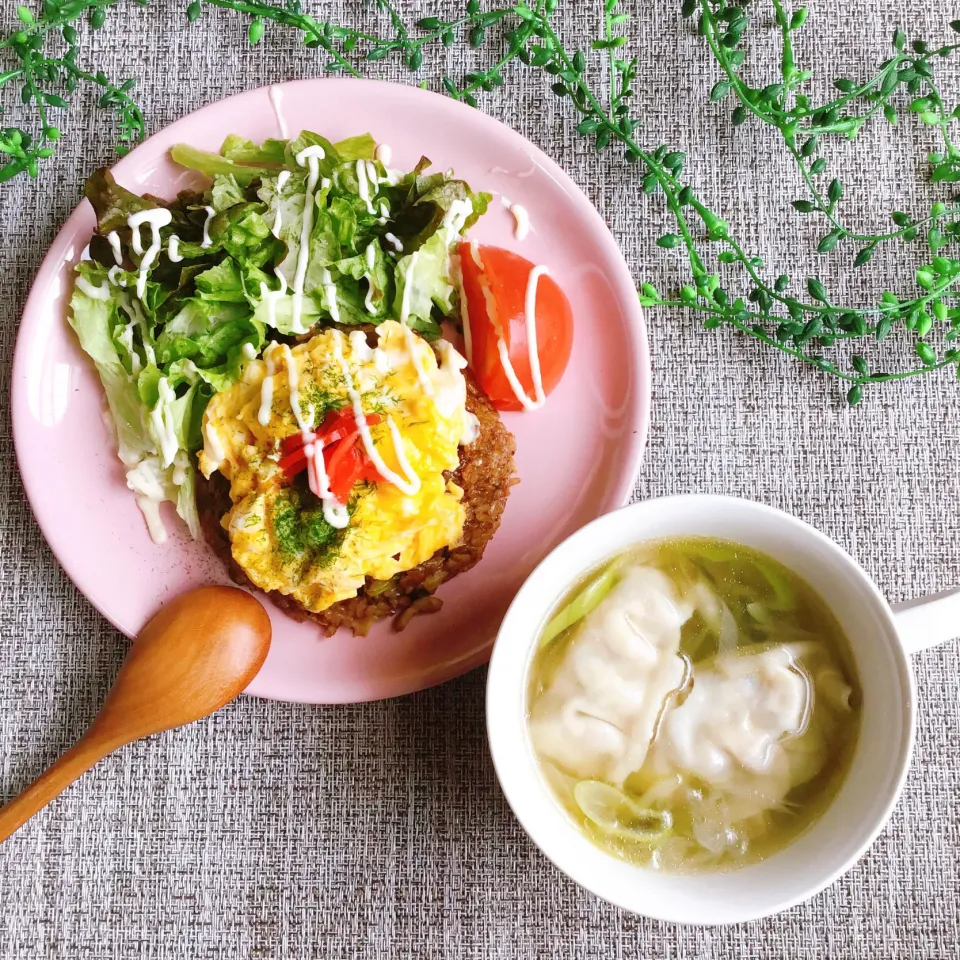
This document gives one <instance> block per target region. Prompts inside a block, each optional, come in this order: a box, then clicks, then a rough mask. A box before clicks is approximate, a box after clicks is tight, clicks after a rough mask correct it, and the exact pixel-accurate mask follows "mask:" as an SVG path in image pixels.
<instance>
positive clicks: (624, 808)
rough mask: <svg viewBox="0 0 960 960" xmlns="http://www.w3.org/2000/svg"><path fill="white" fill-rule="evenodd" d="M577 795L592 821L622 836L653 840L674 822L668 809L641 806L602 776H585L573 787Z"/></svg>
mask: <svg viewBox="0 0 960 960" xmlns="http://www.w3.org/2000/svg"><path fill="white" fill-rule="evenodd" d="M573 798H574V800H576V802H577V806H578V807H579V808H580V810H581V811H582V813H583V815H584V816H585V817H586V818H587V819H588V820H589V821H590V823H591V824H593V825H594V826H595V827H597V828H598V829H599V830H600V831H602V832H603V833H604V834H606V835H607V836H611V837H616V838H617V839H619V840H633V841H639V842H641V843H651V842H653V841H655V840H660V839H662V838H663V837H665V836H666V835H667V833H669V831H670V827H671V826H672V825H673V818H672V817H671V816H670V814H669V813H668V812H667V811H666V810H650V809H646V808H644V807H641V806H639V805H638V804H637V803H635V802H634V801H633V800H631V799H630V797H628V796H627V795H626V794H625V793H623V792H622V791H621V790H618V789H617V788H616V787H611V786H610V784H609V783H603V782H602V781H600V780H581V781H580V782H579V783H578V784H577V785H576V786H575V787H574V788H573Z"/></svg>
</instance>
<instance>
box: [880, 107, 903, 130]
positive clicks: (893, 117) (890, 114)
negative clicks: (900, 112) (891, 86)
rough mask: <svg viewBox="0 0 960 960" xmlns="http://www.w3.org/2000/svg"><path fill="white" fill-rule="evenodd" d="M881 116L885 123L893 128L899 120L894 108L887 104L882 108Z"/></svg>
mask: <svg viewBox="0 0 960 960" xmlns="http://www.w3.org/2000/svg"><path fill="white" fill-rule="evenodd" d="M883 115H884V117H885V118H886V120H887V123H889V124H890V125H891V126H893V127H895V126H896V125H897V120H899V117H898V116H897V111H896V108H895V107H892V106H890V104H889V103H888V104H887V105H886V106H885V107H884V108H883Z"/></svg>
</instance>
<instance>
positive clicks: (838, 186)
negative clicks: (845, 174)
mask: <svg viewBox="0 0 960 960" xmlns="http://www.w3.org/2000/svg"><path fill="white" fill-rule="evenodd" d="M827 196H828V197H829V198H830V200H831V201H832V202H833V203H836V202H837V201H838V200H839V199H840V198H841V197H842V196H843V183H842V182H841V181H840V180H831V181H830V186H829V187H828V188H827Z"/></svg>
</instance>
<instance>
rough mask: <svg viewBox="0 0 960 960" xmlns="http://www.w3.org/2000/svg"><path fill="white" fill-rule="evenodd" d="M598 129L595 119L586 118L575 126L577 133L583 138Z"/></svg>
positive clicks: (597, 122) (598, 124)
mask: <svg viewBox="0 0 960 960" xmlns="http://www.w3.org/2000/svg"><path fill="white" fill-rule="evenodd" d="M599 129H600V121H599V120H598V119H597V118H596V117H587V119H586V120H581V121H580V122H579V123H578V124H577V133H582V134H583V135H584V136H590V135H591V134H594V133H596V132H597V131H598V130H599Z"/></svg>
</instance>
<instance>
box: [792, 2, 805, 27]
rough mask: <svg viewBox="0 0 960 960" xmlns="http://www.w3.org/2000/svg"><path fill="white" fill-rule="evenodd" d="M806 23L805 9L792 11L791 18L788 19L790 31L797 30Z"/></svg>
mask: <svg viewBox="0 0 960 960" xmlns="http://www.w3.org/2000/svg"><path fill="white" fill-rule="evenodd" d="M806 22H807V8H806V7H801V8H800V9H799V10H796V11H794V14H793V16H792V17H791V18H790V29H791V30H799V29H800V28H801V27H802V26H803V25H804V24H805V23H806Z"/></svg>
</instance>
